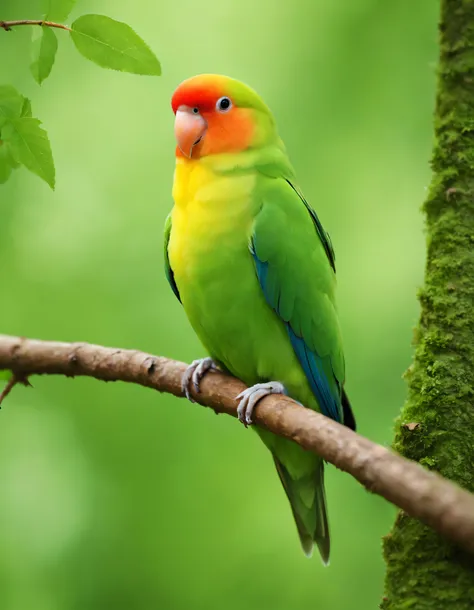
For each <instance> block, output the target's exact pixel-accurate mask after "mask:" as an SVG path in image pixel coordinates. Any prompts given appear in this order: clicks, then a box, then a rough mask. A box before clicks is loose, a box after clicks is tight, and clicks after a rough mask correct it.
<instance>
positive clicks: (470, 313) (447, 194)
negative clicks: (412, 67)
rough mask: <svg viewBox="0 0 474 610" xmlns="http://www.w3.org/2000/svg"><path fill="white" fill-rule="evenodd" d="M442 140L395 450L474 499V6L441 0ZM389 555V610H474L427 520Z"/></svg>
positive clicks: (455, 564) (389, 541) (471, 1)
mask: <svg viewBox="0 0 474 610" xmlns="http://www.w3.org/2000/svg"><path fill="white" fill-rule="evenodd" d="M409 94H410V92H409V91H407V95H409ZM435 137H436V142H435V148H434V154H433V161H432V165H433V180H432V185H431V188H430V192H429V195H428V199H427V201H426V203H425V205H424V211H425V214H426V223H427V246H428V253H427V264H426V274H425V286H424V288H423V289H422V291H421V293H420V302H421V319H420V323H419V328H418V329H417V331H416V339H415V343H416V349H415V358H414V362H413V364H412V365H411V367H410V368H409V370H408V371H407V374H406V377H407V380H408V384H409V396H408V400H407V403H406V405H405V407H404V408H403V411H402V414H401V416H400V419H399V421H398V424H397V431H396V438H395V443H394V448H395V449H396V450H397V451H398V452H400V453H401V454H402V455H404V456H405V457H407V458H410V459H412V460H416V461H418V462H420V463H421V464H423V465H424V466H426V467H427V468H432V469H434V470H437V471H438V472H440V473H441V474H442V475H444V476H445V477H448V478H449V479H452V480H453V481H456V482H457V483H459V484H460V485H462V486H463V487H465V488H467V489H468V490H470V491H471V492H474V0H441V22H440V61H439V77H438V91H437V102H436V114H435ZM407 424H411V425H407ZM384 553H385V560H386V563H387V574H386V583H385V597H384V600H383V602H382V605H381V608H383V609H384V610H402V609H403V610H408V609H409V608H410V609H411V608H413V609H414V610H425V609H426V610H427V609H430V610H443V609H444V608H446V609H451V608H452V609H453V610H464V609H466V610H468V609H469V610H473V609H474V556H472V555H467V554H465V553H464V552H462V551H460V550H459V549H458V548H456V547H455V546H453V545H452V544H450V543H449V542H447V541H446V540H443V539H442V538H440V536H438V535H437V534H436V533H435V532H434V531H433V530H431V529H430V528H428V527H426V526H424V525H423V524H422V523H420V522H419V521H416V520H415V519H412V518H410V517H408V516H407V515H406V514H404V513H403V512H401V513H399V514H398V516H397V519H396V522H395V525H394V527H393V529H392V531H391V533H389V534H388V535H387V536H386V538H385V540H384Z"/></svg>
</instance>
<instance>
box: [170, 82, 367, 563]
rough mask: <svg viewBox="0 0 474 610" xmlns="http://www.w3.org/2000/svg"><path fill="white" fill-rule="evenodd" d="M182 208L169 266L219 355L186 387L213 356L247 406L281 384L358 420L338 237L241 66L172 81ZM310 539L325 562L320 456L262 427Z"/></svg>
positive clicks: (176, 211)
mask: <svg viewBox="0 0 474 610" xmlns="http://www.w3.org/2000/svg"><path fill="white" fill-rule="evenodd" d="M172 108H173V112H174V114H175V125H174V129H175V136H176V140H177V148H176V170H175V176H174V185H173V199H174V207H173V209H172V211H171V213H170V215H169V216H168V218H167V220H166V225H165V244H164V245H165V248H164V249H165V270H166V275H167V278H168V280H169V283H170V284H171V287H172V289H173V291H174V293H175V295H176V296H177V298H178V299H179V300H180V301H181V303H182V305H183V307H184V309H185V312H186V314H187V316H188V318H189V320H190V322H191V325H192V326H193V328H194V330H195V332H196V333H197V335H198V337H199V338H200V340H201V342H202V343H203V345H204V347H205V348H206V350H207V351H208V353H209V355H210V357H208V358H204V359H201V360H195V361H194V362H193V363H192V364H191V366H190V367H189V368H188V370H187V372H186V374H185V376H184V379H183V387H184V390H185V392H186V394H187V396H188V398H191V396H190V394H189V387H190V384H194V387H195V388H196V390H197V391H199V382H200V380H201V379H202V377H203V375H204V374H205V373H206V372H207V371H208V370H210V369H212V368H219V369H221V370H223V371H225V372H229V373H231V374H232V375H235V376H236V377H238V378H240V379H241V380H242V381H244V382H245V383H246V384H247V385H248V386H249V389H247V390H245V391H244V392H242V394H240V395H239V396H238V397H237V398H238V399H239V400H240V403H239V407H238V415H239V419H240V421H242V422H243V423H244V424H245V425H248V424H251V423H252V413H253V410H254V408H255V405H256V403H257V402H258V401H259V400H260V399H261V398H262V397H264V396H266V395H268V394H274V393H278V394H280V393H282V394H286V395H288V396H291V398H293V399H295V400H296V401H298V402H300V403H302V404H303V405H305V406H306V407H308V408H310V409H314V410H315V411H320V412H321V413H323V414H324V415H326V416H328V417H331V418H333V419H335V420H336V421H338V422H341V423H344V424H345V425H347V426H349V427H350V428H352V429H355V421H354V416H353V414H352V411H351V407H350V404H349V401H348V399H347V396H346V394H345V391H344V354H343V349H342V341H341V333H340V328H339V322H338V317H337V312H336V306H335V296H334V292H335V262H334V251H333V248H332V245H331V241H330V238H329V235H328V234H327V233H326V232H325V230H324V229H323V227H322V225H321V223H320V221H319V218H318V216H317V215H316V212H315V211H314V210H313V209H312V208H311V207H310V205H309V204H308V202H307V201H306V200H305V199H304V197H303V195H302V194H301V192H300V190H299V189H298V187H297V186H296V183H295V176H294V171H293V168H292V166H291V164H290V161H289V159H288V156H287V153H286V151H285V147H284V144H283V142H282V141H281V139H280V137H279V135H278V132H277V128H276V125H275V120H274V118H273V115H272V113H271V112H270V110H269V108H268V107H267V106H266V104H265V103H264V102H263V100H262V99H261V98H260V97H259V96H258V95H257V93H255V91H253V90H252V89H251V88H250V87H248V86H247V85H245V84H243V83H241V82H239V81H237V80H234V79H232V78H229V77H226V76H220V75H213V74H203V75H199V76H195V77H193V78H190V79H188V80H186V81H184V82H183V83H182V84H181V85H179V87H178V88H177V89H176V91H175V92H174V95H173V98H172ZM257 432H258V434H259V436H260V437H261V439H262V440H263V442H264V443H265V444H266V446H267V447H268V448H269V449H270V451H271V452H272V455H273V459H274V461H275V466H276V469H277V471H278V474H279V476H280V479H281V482H282V484H283V487H284V489H285V492H286V494H287V496H288V499H289V501H290V504H291V508H292V511H293V516H294V518H295V521H296V526H297V528H298V533H299V537H300V540H301V544H302V547H303V550H304V552H305V553H306V555H308V556H310V555H311V553H312V550H313V545H314V543H316V544H317V546H318V548H319V551H320V553H321V557H322V559H323V562H324V563H328V561H329V546H330V543H329V528H328V519H327V511H326V500H325V492H324V464H323V460H322V459H321V458H320V457H318V456H317V455H314V454H313V453H310V452H307V451H304V450H303V449H302V448H301V447H299V446H298V445H297V444H296V443H293V442H292V441H289V440H286V439H283V438H280V437H277V436H275V435H273V434H272V433H270V432H268V431H267V430H263V429H260V428H258V429H257Z"/></svg>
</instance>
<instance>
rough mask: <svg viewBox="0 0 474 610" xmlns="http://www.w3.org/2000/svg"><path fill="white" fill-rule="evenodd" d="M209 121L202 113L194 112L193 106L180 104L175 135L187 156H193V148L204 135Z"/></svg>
mask: <svg viewBox="0 0 474 610" xmlns="http://www.w3.org/2000/svg"><path fill="white" fill-rule="evenodd" d="M206 129H207V123H206V121H205V120H204V119H203V118H202V116H201V115H200V114H194V113H193V110H192V108H189V107H188V106H180V107H179V108H178V110H177V111H176V119H175V122H174V135H175V136H176V141H177V143H178V146H179V148H180V150H181V152H182V153H183V155H185V156H186V157H188V158H189V159H190V158H191V157H192V154H193V148H194V146H196V144H199V142H200V141H201V140H202V138H203V137H204V134H205V133H206Z"/></svg>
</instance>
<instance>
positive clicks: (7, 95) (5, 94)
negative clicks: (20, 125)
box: [0, 85, 25, 127]
mask: <svg viewBox="0 0 474 610" xmlns="http://www.w3.org/2000/svg"><path fill="white" fill-rule="evenodd" d="M24 99H25V98H24V97H23V96H22V95H21V93H18V91H17V90H16V89H15V88H14V87H10V86H9V85H1V86H0V127H2V125H3V124H4V123H5V121H6V119H15V118H16V117H19V116H20V113H21V108H22V106H23V100H24Z"/></svg>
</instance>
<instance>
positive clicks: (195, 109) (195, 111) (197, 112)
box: [193, 106, 199, 114]
mask: <svg viewBox="0 0 474 610" xmlns="http://www.w3.org/2000/svg"><path fill="white" fill-rule="evenodd" d="M193 114H199V108H196V106H195V107H194V108H193Z"/></svg>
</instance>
